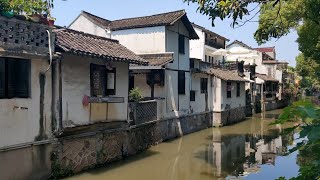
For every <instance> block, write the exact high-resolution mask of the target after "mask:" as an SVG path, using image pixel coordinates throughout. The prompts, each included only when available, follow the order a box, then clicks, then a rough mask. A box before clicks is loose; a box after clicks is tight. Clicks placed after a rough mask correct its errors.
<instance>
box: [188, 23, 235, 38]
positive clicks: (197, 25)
mask: <svg viewBox="0 0 320 180" xmlns="http://www.w3.org/2000/svg"><path fill="white" fill-rule="evenodd" d="M191 24H192V25H194V26H196V27H198V28H200V29H203V30H206V31H209V32H211V33H213V34H215V35H217V36H220V37H221V38H224V39H225V40H228V41H229V39H228V38H226V37H224V36H222V35H220V34H218V33H216V32H213V31H212V30H210V29H207V28H205V27H203V26H201V25H199V24H196V23H194V22H191Z"/></svg>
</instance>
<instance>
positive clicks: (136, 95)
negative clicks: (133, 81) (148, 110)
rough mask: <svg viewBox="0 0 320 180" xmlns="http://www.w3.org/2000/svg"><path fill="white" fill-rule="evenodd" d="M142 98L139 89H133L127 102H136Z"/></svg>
mask: <svg viewBox="0 0 320 180" xmlns="http://www.w3.org/2000/svg"><path fill="white" fill-rule="evenodd" d="M142 98H143V96H142V92H141V90H140V89H139V88H133V89H132V90H130V92H129V101H131V102H138V101H140V100H141V99H142Z"/></svg>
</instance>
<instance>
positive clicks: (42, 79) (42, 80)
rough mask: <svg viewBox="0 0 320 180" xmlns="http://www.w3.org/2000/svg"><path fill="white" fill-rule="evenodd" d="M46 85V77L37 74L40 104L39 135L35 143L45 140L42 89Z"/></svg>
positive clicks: (42, 74)
mask: <svg viewBox="0 0 320 180" xmlns="http://www.w3.org/2000/svg"><path fill="white" fill-rule="evenodd" d="M45 84H46V75H45V74H44V73H40V74H39V85H40V103H39V114H40V116H39V134H38V135H37V136H36V138H35V141H40V140H43V139H46V138H47V136H46V132H45V127H44V118H45V116H44V113H43V110H44V88H45Z"/></svg>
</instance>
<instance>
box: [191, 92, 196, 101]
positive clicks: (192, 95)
mask: <svg viewBox="0 0 320 180" xmlns="http://www.w3.org/2000/svg"><path fill="white" fill-rule="evenodd" d="M190 101H196V91H193V90H191V91H190Z"/></svg>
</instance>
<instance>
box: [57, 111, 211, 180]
mask: <svg viewBox="0 0 320 180" xmlns="http://www.w3.org/2000/svg"><path fill="white" fill-rule="evenodd" d="M212 120H213V114H212V112H206V113H200V114H195V115H186V116H182V117H176V118H170V119H163V120H157V121H152V122H148V123H144V124H140V125H134V126H128V127H124V126H122V128H117V129H111V130H110V129H108V130H97V131H92V129H91V131H90V132H81V133H80V134H77V133H74V134H72V133H70V132H69V133H68V135H67V136H64V137H59V138H58V140H57V141H56V142H55V143H54V144H53V153H52V176H53V177H55V178H60V177H64V176H68V175H71V174H74V173H79V172H81V171H83V170H87V169H91V168H95V167H99V166H104V165H107V164H108V163H111V162H114V161H117V160H121V159H124V158H126V157H129V156H132V155H135V154H137V153H139V152H141V151H143V150H146V149H148V148H149V147H150V146H152V145H155V144H158V143H161V142H163V141H167V140H171V139H175V138H177V137H181V136H183V135H186V134H190V133H193V132H196V131H200V130H203V129H206V128H209V127H212V125H213V121H212Z"/></svg>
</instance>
